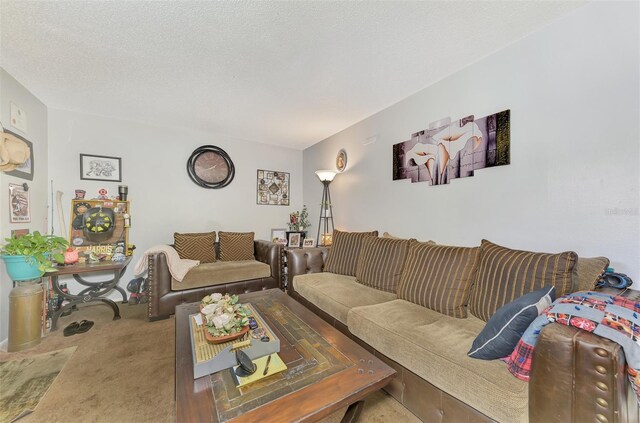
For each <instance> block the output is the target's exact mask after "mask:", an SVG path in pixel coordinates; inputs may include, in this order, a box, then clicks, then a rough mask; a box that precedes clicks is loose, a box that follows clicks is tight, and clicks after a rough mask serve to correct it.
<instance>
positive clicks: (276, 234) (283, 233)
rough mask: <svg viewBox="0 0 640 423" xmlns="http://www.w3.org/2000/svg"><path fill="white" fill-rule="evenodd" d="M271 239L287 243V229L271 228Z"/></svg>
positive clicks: (279, 242)
mask: <svg viewBox="0 0 640 423" xmlns="http://www.w3.org/2000/svg"><path fill="white" fill-rule="evenodd" d="M271 241H272V242H274V243H276V244H280V245H287V243H288V241H287V230H286V229H271Z"/></svg>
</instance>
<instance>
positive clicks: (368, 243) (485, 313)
mask: <svg viewBox="0 0 640 423" xmlns="http://www.w3.org/2000/svg"><path fill="white" fill-rule="evenodd" d="M376 235H377V232H372V233H346V232H340V231H336V232H334V245H333V247H331V248H330V249H328V248H322V247H320V248H313V249H301V250H289V251H288V252H287V254H288V266H289V291H288V293H289V295H291V296H292V297H293V298H295V299H297V300H298V301H300V302H301V303H302V304H304V305H305V306H307V307H308V308H310V309H311V310H313V311H314V312H316V313H317V314H318V315H319V316H321V317H322V318H324V319H325V320H326V321H328V322H329V323H331V324H332V325H334V326H335V327H336V328H338V329H340V330H341V331H342V332H343V333H345V334H346V335H348V336H350V337H351V338H352V339H354V340H356V341H357V342H359V343H360V344H362V345H363V346H364V347H365V348H367V349H369V350H370V351H372V352H373V353H374V354H376V355H377V356H379V357H380V358H381V359H382V360H384V361H385V362H387V363H388V364H389V365H391V366H392V367H394V368H395V369H396V370H397V376H396V378H395V379H394V381H393V382H392V383H390V384H389V385H388V386H387V387H386V388H385V389H386V390H387V392H388V393H390V394H391V395H392V396H394V397H395V398H396V399H397V400H398V401H400V402H401V403H402V404H403V405H404V406H405V407H407V408H408V409H409V410H411V411H412V412H413V413H414V414H416V415H417V416H418V417H419V418H421V419H422V420H424V421H428V422H462V421H500V422H508V423H511V422H527V421H531V422H584V421H597V422H627V421H636V420H637V418H638V407H637V401H636V399H635V396H634V394H633V392H630V389H629V383H628V382H627V379H626V374H625V370H624V355H623V353H622V350H621V348H620V346H619V345H618V344H615V343H613V342H611V341H609V340H606V339H603V338H600V337H598V336H595V335H593V334H590V333H588V332H584V331H580V330H578V329H575V328H572V327H567V326H561V325H558V324H555V323H554V324H550V325H548V326H547V327H546V328H545V329H544V331H543V332H542V334H541V336H540V339H539V341H538V345H537V347H536V349H535V353H534V354H535V355H534V358H533V369H532V372H531V379H530V381H529V382H525V381H522V380H519V379H517V378H515V377H514V376H512V375H511V374H510V373H509V371H508V370H507V367H506V365H505V363H503V362H502V361H500V360H478V359H475V358H471V357H469V356H468V355H467V353H468V351H469V349H470V347H471V344H472V342H473V340H474V338H475V337H476V336H477V335H478V334H479V333H480V332H481V331H482V329H483V328H484V326H485V324H486V321H487V320H488V319H489V318H490V317H491V316H492V315H493V313H495V311H496V310H497V309H499V308H500V307H501V306H502V305H504V304H507V303H510V302H511V301H513V300H514V299H516V298H518V297H520V296H521V295H523V294H526V293H527V292H530V291H533V290H534V289H537V288H539V287H540V286H544V285H549V284H552V285H554V286H555V288H556V290H557V294H558V296H560V295H564V294H566V293H571V292H574V291H578V290H592V289H594V287H595V283H596V280H597V279H598V277H599V276H600V274H601V273H602V272H603V271H604V269H605V268H606V267H607V266H608V263H609V261H608V260H607V259H606V258H604V257H597V258H590V259H589V258H587V259H585V258H578V257H577V255H576V254H575V253H573V252H564V253H559V254H546V253H533V252H527V251H518V250H510V249H508V248H504V247H501V246H498V245H496V244H493V243H491V242H489V241H486V240H483V242H482V245H481V246H480V247H474V248H467V247H451V246H441V245H437V244H435V243H433V242H429V243H421V242H417V241H415V240H397V239H395V240H393V239H387V238H378V237H377V236H376Z"/></svg>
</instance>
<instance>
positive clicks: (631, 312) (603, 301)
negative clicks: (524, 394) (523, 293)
mask: <svg viewBox="0 0 640 423" xmlns="http://www.w3.org/2000/svg"><path fill="white" fill-rule="evenodd" d="M552 322H556V323H560V324H563V325H567V326H573V327H577V328H580V329H583V330H586V331H588V332H593V333H594V334H596V335H599V336H602V337H603V338H607V339H610V340H612V341H614V342H616V343H618V344H620V346H622V349H623V350H624V354H625V358H626V361H627V372H628V374H629V380H630V382H631V385H632V386H633V389H634V390H635V392H636V395H637V396H638V401H639V402H640V377H639V376H638V373H639V371H640V303H637V302H635V301H633V300H630V299H628V298H623V297H618V296H614V295H607V294H603V293H600V292H593V291H584V292H576V293H573V294H571V295H567V296H564V297H560V298H558V299H557V300H556V301H554V302H553V304H551V305H550V306H549V307H547V308H546V309H545V310H544V311H543V312H542V314H540V315H539V316H538V317H537V318H536V319H535V320H534V321H533V323H531V325H530V326H529V328H528V329H527V330H526V331H525V333H524V334H523V335H522V339H520V342H518V345H517V346H516V348H515V350H514V351H513V352H512V353H511V355H510V356H509V357H506V358H505V359H504V361H505V362H506V363H507V366H508V368H509V371H510V372H511V373H512V374H513V375H514V376H515V377H517V378H518V379H522V380H525V381H528V380H529V373H530V371H531V361H532V359H533V350H534V348H535V345H536V341H537V340H538V337H539V336H540V332H541V331H542V328H544V327H545V326H546V325H548V324H549V323H552Z"/></svg>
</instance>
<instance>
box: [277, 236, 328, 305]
mask: <svg viewBox="0 0 640 423" xmlns="http://www.w3.org/2000/svg"><path fill="white" fill-rule="evenodd" d="M328 255H329V248H328V247H315V248H301V249H295V250H287V270H288V277H289V283H288V285H287V289H288V291H289V294H294V293H295V290H294V288H293V277H294V276H296V275H305V274H307V273H320V272H322V270H323V269H324V263H325V261H326V260H327V256H328Z"/></svg>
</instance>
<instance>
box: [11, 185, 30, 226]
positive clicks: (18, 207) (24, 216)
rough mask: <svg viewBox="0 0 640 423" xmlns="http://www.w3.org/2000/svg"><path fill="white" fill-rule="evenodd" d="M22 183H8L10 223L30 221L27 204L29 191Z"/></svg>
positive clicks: (28, 205)
mask: <svg viewBox="0 0 640 423" xmlns="http://www.w3.org/2000/svg"><path fill="white" fill-rule="evenodd" d="M26 185H27V184H24V185H18V184H9V207H10V212H11V213H10V216H11V219H10V221H11V223H29V222H31V206H30V204H29V191H28V190H27V189H25V186H26Z"/></svg>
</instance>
